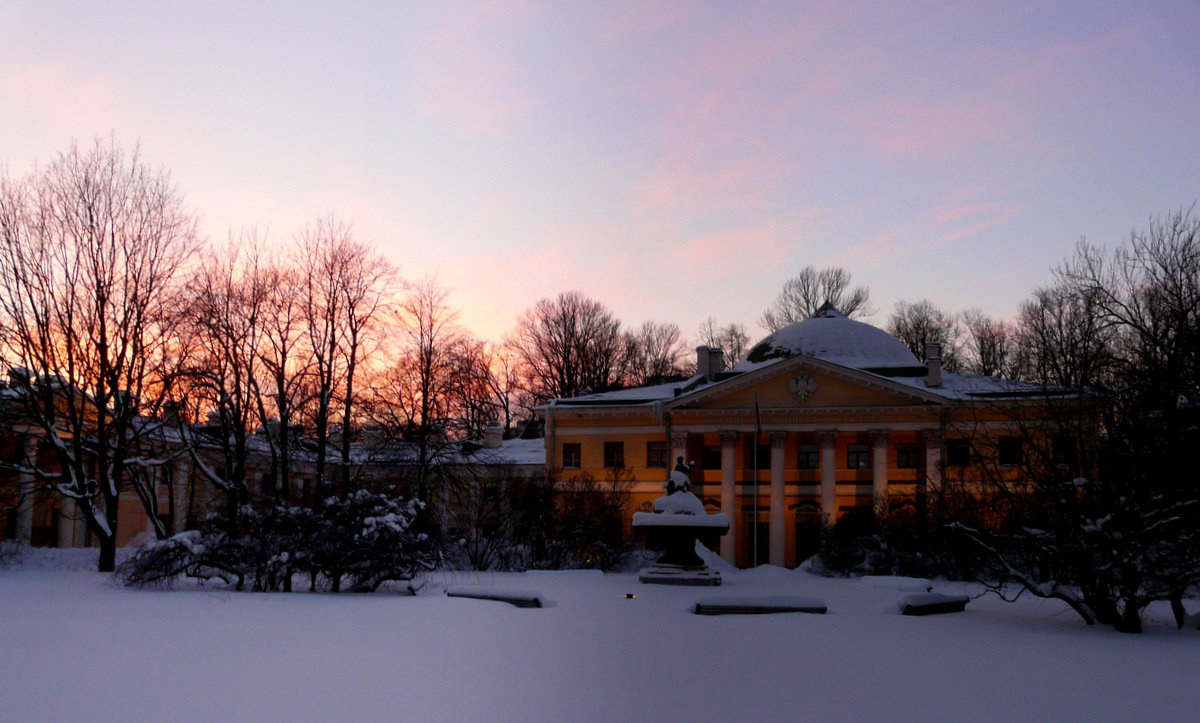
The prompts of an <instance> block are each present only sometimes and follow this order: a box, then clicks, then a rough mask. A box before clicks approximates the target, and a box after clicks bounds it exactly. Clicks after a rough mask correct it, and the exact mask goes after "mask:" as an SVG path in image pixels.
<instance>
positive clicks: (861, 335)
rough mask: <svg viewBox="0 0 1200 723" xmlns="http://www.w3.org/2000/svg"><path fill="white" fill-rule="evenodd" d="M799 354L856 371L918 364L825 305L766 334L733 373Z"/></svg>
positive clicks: (892, 340)
mask: <svg viewBox="0 0 1200 723" xmlns="http://www.w3.org/2000/svg"><path fill="white" fill-rule="evenodd" d="M801 354H802V355H805V356H811V357H816V358H818V359H824V360H826V361H831V362H833V363H835V364H841V365H842V366H847V367H854V368H857V369H871V368H876V367H910V366H919V365H920V364H921V362H920V361H918V360H917V358H916V357H915V356H913V353H912V352H911V351H909V350H908V347H906V346H904V343H903V342H901V341H900V340H899V339H897V338H896V337H894V336H892V335H891V334H889V333H887V332H886V331H884V330H883V329H878V328H876V327H874V326H871V325H870V324H864V323H862V322H861V321H853V320H851V319H848V318H847V317H846V315H845V314H843V313H842V312H840V311H838V310H837V309H836V308H835V307H833V306H832V305H829V304H826V305H825V306H822V307H821V308H820V309H818V310H817V313H815V314H813V315H812V317H811V318H808V319H805V320H804V321H798V322H796V323H795V324H791V325H789V326H785V327H783V328H782V329H780V330H779V331H776V332H774V333H772V334H769V335H768V336H767V338H765V339H763V340H762V341H760V342H758V343H757V344H755V345H754V346H753V347H752V348H751V349H750V352H749V353H748V354H746V358H745V359H744V360H742V361H741V362H739V363H738V364H737V365H735V366H734V367H733V370H734V371H746V370H748V369H751V368H753V367H755V366H757V365H758V364H760V363H762V362H764V361H768V360H770V359H787V358H789V357H793V356H798V355H801Z"/></svg>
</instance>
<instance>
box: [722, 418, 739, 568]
mask: <svg viewBox="0 0 1200 723" xmlns="http://www.w3.org/2000/svg"><path fill="white" fill-rule="evenodd" d="M718 434H719V436H720V438H721V511H722V512H724V513H725V514H726V515H728V516H729V532H728V533H726V534H725V536H724V537H722V538H721V557H722V558H723V559H724V560H725V561H726V562H728V563H730V564H731V565H732V564H734V563H735V561H736V556H737V539H738V532H739V528H741V525H740V524H739V523H738V515H737V494H736V491H737V487H736V481H735V477H734V475H735V473H736V470H735V469H734V464H735V462H734V460H735V457H734V449H735V445H736V444H737V440H738V433H737V432H730V431H725V432H719V433H718Z"/></svg>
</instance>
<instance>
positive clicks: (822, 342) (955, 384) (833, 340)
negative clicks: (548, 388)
mask: <svg viewBox="0 0 1200 723" xmlns="http://www.w3.org/2000/svg"><path fill="white" fill-rule="evenodd" d="M802 356H803V357H810V358H813V359H818V360H820V361H822V362H825V363H827V364H833V365H836V366H838V367H845V368H847V369H851V370H854V372H855V373H859V374H866V375H870V376H874V377H878V378H882V379H887V380H888V381H890V382H893V383H895V384H899V385H902V386H905V387H910V388H913V389H919V390H921V391H922V392H924V393H926V394H932V395H935V396H937V397H942V398H945V399H958V400H962V399H972V398H974V399H988V398H1005V397H1009V398H1012V397H1025V396H1035V395H1045V394H1050V395H1054V394H1057V393H1066V392H1065V391H1062V390H1046V389H1044V388H1042V387H1040V386H1038V385H1036V384H1030V383H1028V382H1020V381H1014V380H1010V379H999V378H996V377H984V376H976V375H974V374H957V373H954V372H948V371H943V372H942V384H941V386H937V387H930V386H928V384H927V378H928V374H927V370H926V367H925V365H924V364H922V363H921V362H920V361H919V360H918V359H917V357H916V356H914V355H913V353H912V352H911V351H909V349H908V347H906V346H905V345H904V343H903V342H901V341H900V340H899V339H897V338H896V337H894V336H892V335H891V334H889V333H887V332H886V331H884V330H882V329H879V328H877V327H874V326H871V325H870V324H864V323H863V322H861V321H854V320H852V319H849V318H847V317H846V315H845V314H843V313H842V312H841V311H838V310H837V309H836V308H834V307H833V306H831V305H826V306H823V307H821V309H820V310H818V311H817V313H816V314H814V315H813V316H812V317H811V318H808V319H805V320H804V321H800V322H797V323H795V324H791V325H789V326H786V327H784V328H782V329H780V330H778V331H776V332H774V333H772V334H770V335H768V336H767V337H766V338H765V339H763V340H762V341H760V342H759V343H757V344H755V345H754V346H753V347H752V348H751V349H750V352H749V353H748V354H747V355H746V358H745V359H743V360H742V361H741V362H739V363H738V364H736V365H734V367H733V368H732V369H730V370H728V371H725V372H721V373H720V374H718V375H717V378H716V379H715V380H712V381H708V380H705V379H704V378H703V377H700V376H695V377H692V378H691V379H688V380H685V381H680V382H671V383H667V384H658V385H654V386H648V387H636V388H633V389H621V390H617V391H611V392H601V393H596V394H586V395H583V396H578V397H572V398H570V399H557V400H554V401H553V402H551V406H562V407H572V406H582V407H597V406H606V405H616V406H634V405H640V404H653V403H655V402H661V401H669V400H671V399H675V398H678V397H680V396H683V395H685V394H689V393H691V392H693V391H694V390H697V389H703V388H706V387H708V386H709V385H712V384H721V383H722V382H725V381H727V380H729V379H732V378H735V377H740V376H742V375H744V374H748V373H750V372H759V371H762V370H764V369H766V368H767V367H771V366H775V365H778V364H783V363H784V362H786V361H787V360H788V359H792V358H795V357H802ZM766 373H768V374H769V372H766Z"/></svg>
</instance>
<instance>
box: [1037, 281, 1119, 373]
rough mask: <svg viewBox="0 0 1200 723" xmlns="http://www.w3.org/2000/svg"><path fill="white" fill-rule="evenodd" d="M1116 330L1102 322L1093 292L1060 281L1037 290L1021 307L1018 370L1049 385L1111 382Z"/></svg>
mask: <svg viewBox="0 0 1200 723" xmlns="http://www.w3.org/2000/svg"><path fill="white" fill-rule="evenodd" d="M1114 336H1115V330H1114V329H1113V328H1111V327H1109V326H1107V325H1106V324H1104V323H1103V321H1102V320H1101V318H1100V316H1099V314H1098V307H1097V299H1096V296H1095V294H1094V293H1089V294H1078V293H1075V291H1073V290H1072V289H1070V288H1068V287H1066V286H1064V285H1061V284H1060V285H1057V286H1052V287H1048V288H1044V289H1038V290H1037V291H1035V292H1034V293H1033V297H1032V298H1031V299H1029V300H1028V301H1026V302H1025V303H1024V304H1022V305H1021V311H1020V316H1019V320H1018V322H1017V331H1016V338H1017V343H1016V347H1017V358H1016V360H1015V364H1016V368H1017V374H1018V376H1019V377H1020V378H1022V379H1025V380H1027V381H1031V382H1035V383H1037V384H1040V385H1043V386H1046V387H1056V386H1057V387H1066V388H1072V389H1082V388H1084V387H1088V386H1096V385H1106V384H1107V383H1108V371H1109V369H1110V368H1111V365H1112V344H1113V341H1114Z"/></svg>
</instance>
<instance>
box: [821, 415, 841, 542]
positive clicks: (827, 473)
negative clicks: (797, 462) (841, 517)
mask: <svg viewBox="0 0 1200 723" xmlns="http://www.w3.org/2000/svg"><path fill="white" fill-rule="evenodd" d="M837 437H838V433H837V430H836V429H823V430H821V431H820V432H817V441H818V442H820V444H821V515H822V516H823V517H824V518H825V524H827V525H832V524H833V523H835V522H837V458H836V453H837Z"/></svg>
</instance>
